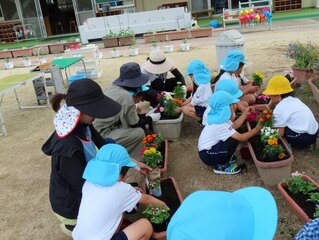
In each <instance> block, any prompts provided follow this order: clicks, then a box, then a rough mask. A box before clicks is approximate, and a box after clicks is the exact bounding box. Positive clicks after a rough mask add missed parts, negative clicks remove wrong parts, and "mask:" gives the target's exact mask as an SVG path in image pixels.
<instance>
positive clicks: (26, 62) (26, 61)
mask: <svg viewBox="0 0 319 240" xmlns="http://www.w3.org/2000/svg"><path fill="white" fill-rule="evenodd" d="M31 64H32V62H31V60H30V59H29V56H28V55H26V56H24V57H23V66H25V67H30V66H31Z"/></svg>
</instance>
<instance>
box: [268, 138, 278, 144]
mask: <svg viewBox="0 0 319 240" xmlns="http://www.w3.org/2000/svg"><path fill="white" fill-rule="evenodd" d="M267 142H268V144H269V145H272V146H277V145H278V140H277V138H270V139H268V141H267Z"/></svg>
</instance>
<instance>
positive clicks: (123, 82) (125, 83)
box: [113, 73, 150, 88]
mask: <svg viewBox="0 0 319 240" xmlns="http://www.w3.org/2000/svg"><path fill="white" fill-rule="evenodd" d="M149 78H150V77H149V75H147V74H145V73H142V74H141V75H140V76H139V77H137V78H129V79H123V78H121V77H118V78H117V79H115V80H114V81H113V84H114V85H116V86H120V87H131V88H135V87H141V86H142V85H144V84H145V83H147V82H148V80H149Z"/></svg>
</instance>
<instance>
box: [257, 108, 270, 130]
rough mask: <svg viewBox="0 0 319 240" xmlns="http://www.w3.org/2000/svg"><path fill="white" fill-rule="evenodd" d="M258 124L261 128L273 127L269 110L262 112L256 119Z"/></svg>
mask: <svg viewBox="0 0 319 240" xmlns="http://www.w3.org/2000/svg"><path fill="white" fill-rule="evenodd" d="M257 120H258V124H259V125H261V126H263V127H272V126H273V120H274V117H273V113H272V110H271V109H266V110H264V111H262V112H261V113H260V114H259V116H258V118H257Z"/></svg>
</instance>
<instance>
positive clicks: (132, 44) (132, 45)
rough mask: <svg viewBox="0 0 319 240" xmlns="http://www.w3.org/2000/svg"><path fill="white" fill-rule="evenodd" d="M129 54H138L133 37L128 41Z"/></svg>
mask: <svg viewBox="0 0 319 240" xmlns="http://www.w3.org/2000/svg"><path fill="white" fill-rule="evenodd" d="M129 55H130V56H137V55H138V48H137V47H136V40H135V38H134V39H132V40H131V41H130V47H129Z"/></svg>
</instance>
